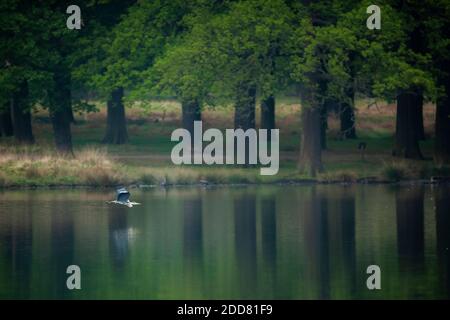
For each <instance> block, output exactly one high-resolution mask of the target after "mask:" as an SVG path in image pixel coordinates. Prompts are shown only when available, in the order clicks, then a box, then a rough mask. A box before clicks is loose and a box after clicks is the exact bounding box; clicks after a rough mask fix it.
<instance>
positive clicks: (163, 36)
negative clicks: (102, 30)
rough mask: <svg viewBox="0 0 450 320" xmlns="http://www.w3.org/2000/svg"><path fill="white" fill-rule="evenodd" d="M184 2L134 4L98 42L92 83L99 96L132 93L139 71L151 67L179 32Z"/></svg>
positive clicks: (139, 80)
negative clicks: (120, 90)
mask: <svg viewBox="0 0 450 320" xmlns="http://www.w3.org/2000/svg"><path fill="white" fill-rule="evenodd" d="M189 7H190V4H189V2H188V1H181V0H171V1H168V0H160V1H138V2H137V3H136V4H134V5H133V6H131V7H130V8H129V10H128V12H127V14H126V15H125V16H124V17H123V18H122V19H121V21H120V22H119V23H118V24H117V25H116V26H115V27H114V28H113V29H112V30H110V31H109V34H108V35H107V36H104V37H102V38H101V43H100V44H99V46H100V49H101V50H102V51H103V55H102V59H101V60H99V59H96V60H94V61H93V63H95V64H96V65H97V70H99V71H100V72H97V73H96V74H94V75H93V76H92V83H93V84H94V86H95V87H96V88H97V89H98V90H100V91H101V92H104V93H108V92H110V91H111V90H113V89H115V88H118V87H122V88H125V89H134V88H135V87H138V86H140V85H141V83H142V81H143V80H144V78H143V75H145V73H143V71H145V70H147V69H148V68H149V67H151V66H152V65H153V63H154V59H155V58H156V57H157V56H158V55H159V54H161V52H162V49H163V47H164V45H166V44H167V43H171V42H172V41H173V40H174V39H175V37H176V35H177V33H179V32H181V31H182V30H183V23H182V18H183V16H184V15H185V13H186V11H187V10H188V8H189Z"/></svg>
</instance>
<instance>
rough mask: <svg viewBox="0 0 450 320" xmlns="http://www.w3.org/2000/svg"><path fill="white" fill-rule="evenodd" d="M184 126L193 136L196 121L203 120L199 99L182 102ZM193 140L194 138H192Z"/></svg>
mask: <svg viewBox="0 0 450 320" xmlns="http://www.w3.org/2000/svg"><path fill="white" fill-rule="evenodd" d="M181 109H182V122H183V128H184V129H186V130H188V131H189V132H190V134H191V136H193V134H194V121H200V120H202V112H201V109H200V104H199V103H198V101H197V100H192V101H183V102H182V103H181ZM192 140H193V139H192Z"/></svg>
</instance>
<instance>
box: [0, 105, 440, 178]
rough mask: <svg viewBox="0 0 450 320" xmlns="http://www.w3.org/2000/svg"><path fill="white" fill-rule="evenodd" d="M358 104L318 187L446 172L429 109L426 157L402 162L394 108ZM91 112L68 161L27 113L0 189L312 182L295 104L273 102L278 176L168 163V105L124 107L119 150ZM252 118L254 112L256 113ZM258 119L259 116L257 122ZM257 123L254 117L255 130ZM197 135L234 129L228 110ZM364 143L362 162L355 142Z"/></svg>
mask: <svg viewBox="0 0 450 320" xmlns="http://www.w3.org/2000/svg"><path fill="white" fill-rule="evenodd" d="M368 104H369V101H367V100H360V101H358V103H357V111H356V119H357V123H356V132H357V135H358V138H357V139H354V140H342V139H340V138H339V118H338V115H336V114H334V113H331V114H330V115H329V118H328V124H329V130H328V137H327V144H328V145H327V149H326V150H324V152H323V163H324V172H323V173H321V174H319V175H318V176H317V177H316V178H315V179H313V180H316V181H320V182H355V181H361V180H364V181H367V180H369V181H398V180H406V179H429V177H430V176H432V175H443V174H444V175H446V174H448V170H447V169H445V168H444V169H437V168H434V166H433V163H432V160H431V157H432V147H433V141H432V136H433V123H434V111H435V108H434V106H433V105H426V106H425V108H424V125H425V131H426V135H427V139H426V140H425V141H422V142H421V148H422V152H423V154H424V155H425V157H426V158H427V159H428V160H425V161H410V160H409V161H408V160H399V159H398V158H393V157H392V156H391V149H392V145H393V133H394V131H395V105H394V104H385V103H378V105H373V106H371V107H370V108H368ZM97 106H98V109H99V111H98V112H96V113H90V114H83V115H76V124H75V125H74V126H73V127H72V133H73V143H74V150H75V159H62V158H61V157H59V156H58V155H56V154H54V151H53V146H52V145H53V137H52V130H51V124H50V121H49V118H48V115H47V113H46V112H45V111H37V112H36V113H35V114H34V115H33V130H34V134H35V137H36V145H35V146H32V147H17V146H15V145H14V142H13V140H12V139H10V138H6V139H5V138H0V152H1V153H0V186H6V187H8V186H52V185H53V186H59V185H89V186H113V185H118V184H132V183H135V184H146V185H158V184H195V183H206V182H207V183H275V182H302V181H311V180H312V179H311V177H308V176H306V175H304V174H302V173H299V172H298V171H297V169H296V161H297V157H298V150H299V141H300V105H299V104H298V103H297V101H296V100H295V99H291V98H284V99H281V101H277V107H276V124H277V127H278V128H280V171H279V173H278V174H277V175H275V176H261V175H260V174H259V168H240V167H233V166H231V167H230V166H206V165H202V166H194V165H191V166H182V167H181V166H175V165H173V164H172V163H171V160H170V152H171V149H172V147H173V145H174V143H173V142H171V141H170V135H171V133H172V131H173V130H174V129H176V128H179V127H181V112H180V109H181V108H180V106H179V104H177V103H176V102H172V101H154V102H151V103H148V104H147V105H145V106H133V107H131V108H127V111H126V112H127V119H128V133H129V137H130V142H129V143H128V144H126V145H103V144H101V143H100V141H101V139H102V136H103V134H104V131H105V124H106V121H105V118H106V114H105V106H104V105H102V104H98V105H97ZM257 114H258V115H259V111H258V113H257ZM257 118H259V116H258V117H257ZM258 122H259V119H257V125H258ZM203 123H204V130H206V129H207V128H211V127H214V128H220V129H225V128H233V109H232V107H231V106H229V107H214V108H211V109H208V110H205V111H204V112H203ZM362 141H364V142H365V143H366V144H367V150H366V152H365V156H364V159H362V157H361V154H360V152H359V150H358V144H359V143H360V142H362Z"/></svg>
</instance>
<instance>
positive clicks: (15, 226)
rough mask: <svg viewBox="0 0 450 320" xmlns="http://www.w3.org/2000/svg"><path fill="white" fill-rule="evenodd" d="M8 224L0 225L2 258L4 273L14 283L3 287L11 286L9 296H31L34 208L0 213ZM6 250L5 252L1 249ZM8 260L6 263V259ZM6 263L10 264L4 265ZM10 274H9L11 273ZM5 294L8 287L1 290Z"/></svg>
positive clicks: (12, 297) (24, 297) (25, 297)
mask: <svg viewBox="0 0 450 320" xmlns="http://www.w3.org/2000/svg"><path fill="white" fill-rule="evenodd" d="M1 218H2V222H3V225H4V226H5V227H3V228H0V243H1V244H2V249H4V250H5V251H4V252H5V257H3V256H2V257H1V259H2V276H6V279H8V280H9V282H10V283H11V285H10V286H5V283H2V286H4V287H3V288H2V289H6V288H9V289H10V291H9V292H7V293H8V298H9V299H30V298H32V297H31V296H30V293H31V292H30V289H31V281H32V276H31V275H32V271H33V270H32V258H33V242H32V233H33V226H32V217H31V210H27V209H26V208H23V207H22V208H19V210H17V211H16V212H8V214H5V215H4V216H2V217H1ZM1 253H3V252H1ZM4 261H5V262H7V263H8V264H6V263H3V262H4ZM4 267H7V268H4ZM8 275H9V277H8ZM2 293H3V294H5V293H6V292H5V291H2Z"/></svg>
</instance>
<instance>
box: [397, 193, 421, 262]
mask: <svg viewBox="0 0 450 320" xmlns="http://www.w3.org/2000/svg"><path fill="white" fill-rule="evenodd" d="M396 211H397V242H398V254H399V258H400V268H403V267H406V266H409V265H410V263H412V265H414V266H418V267H422V266H423V262H424V189H423V188H422V187H417V188H413V189H409V188H407V189H406V188H400V189H399V190H398V191H397V193H396Z"/></svg>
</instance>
